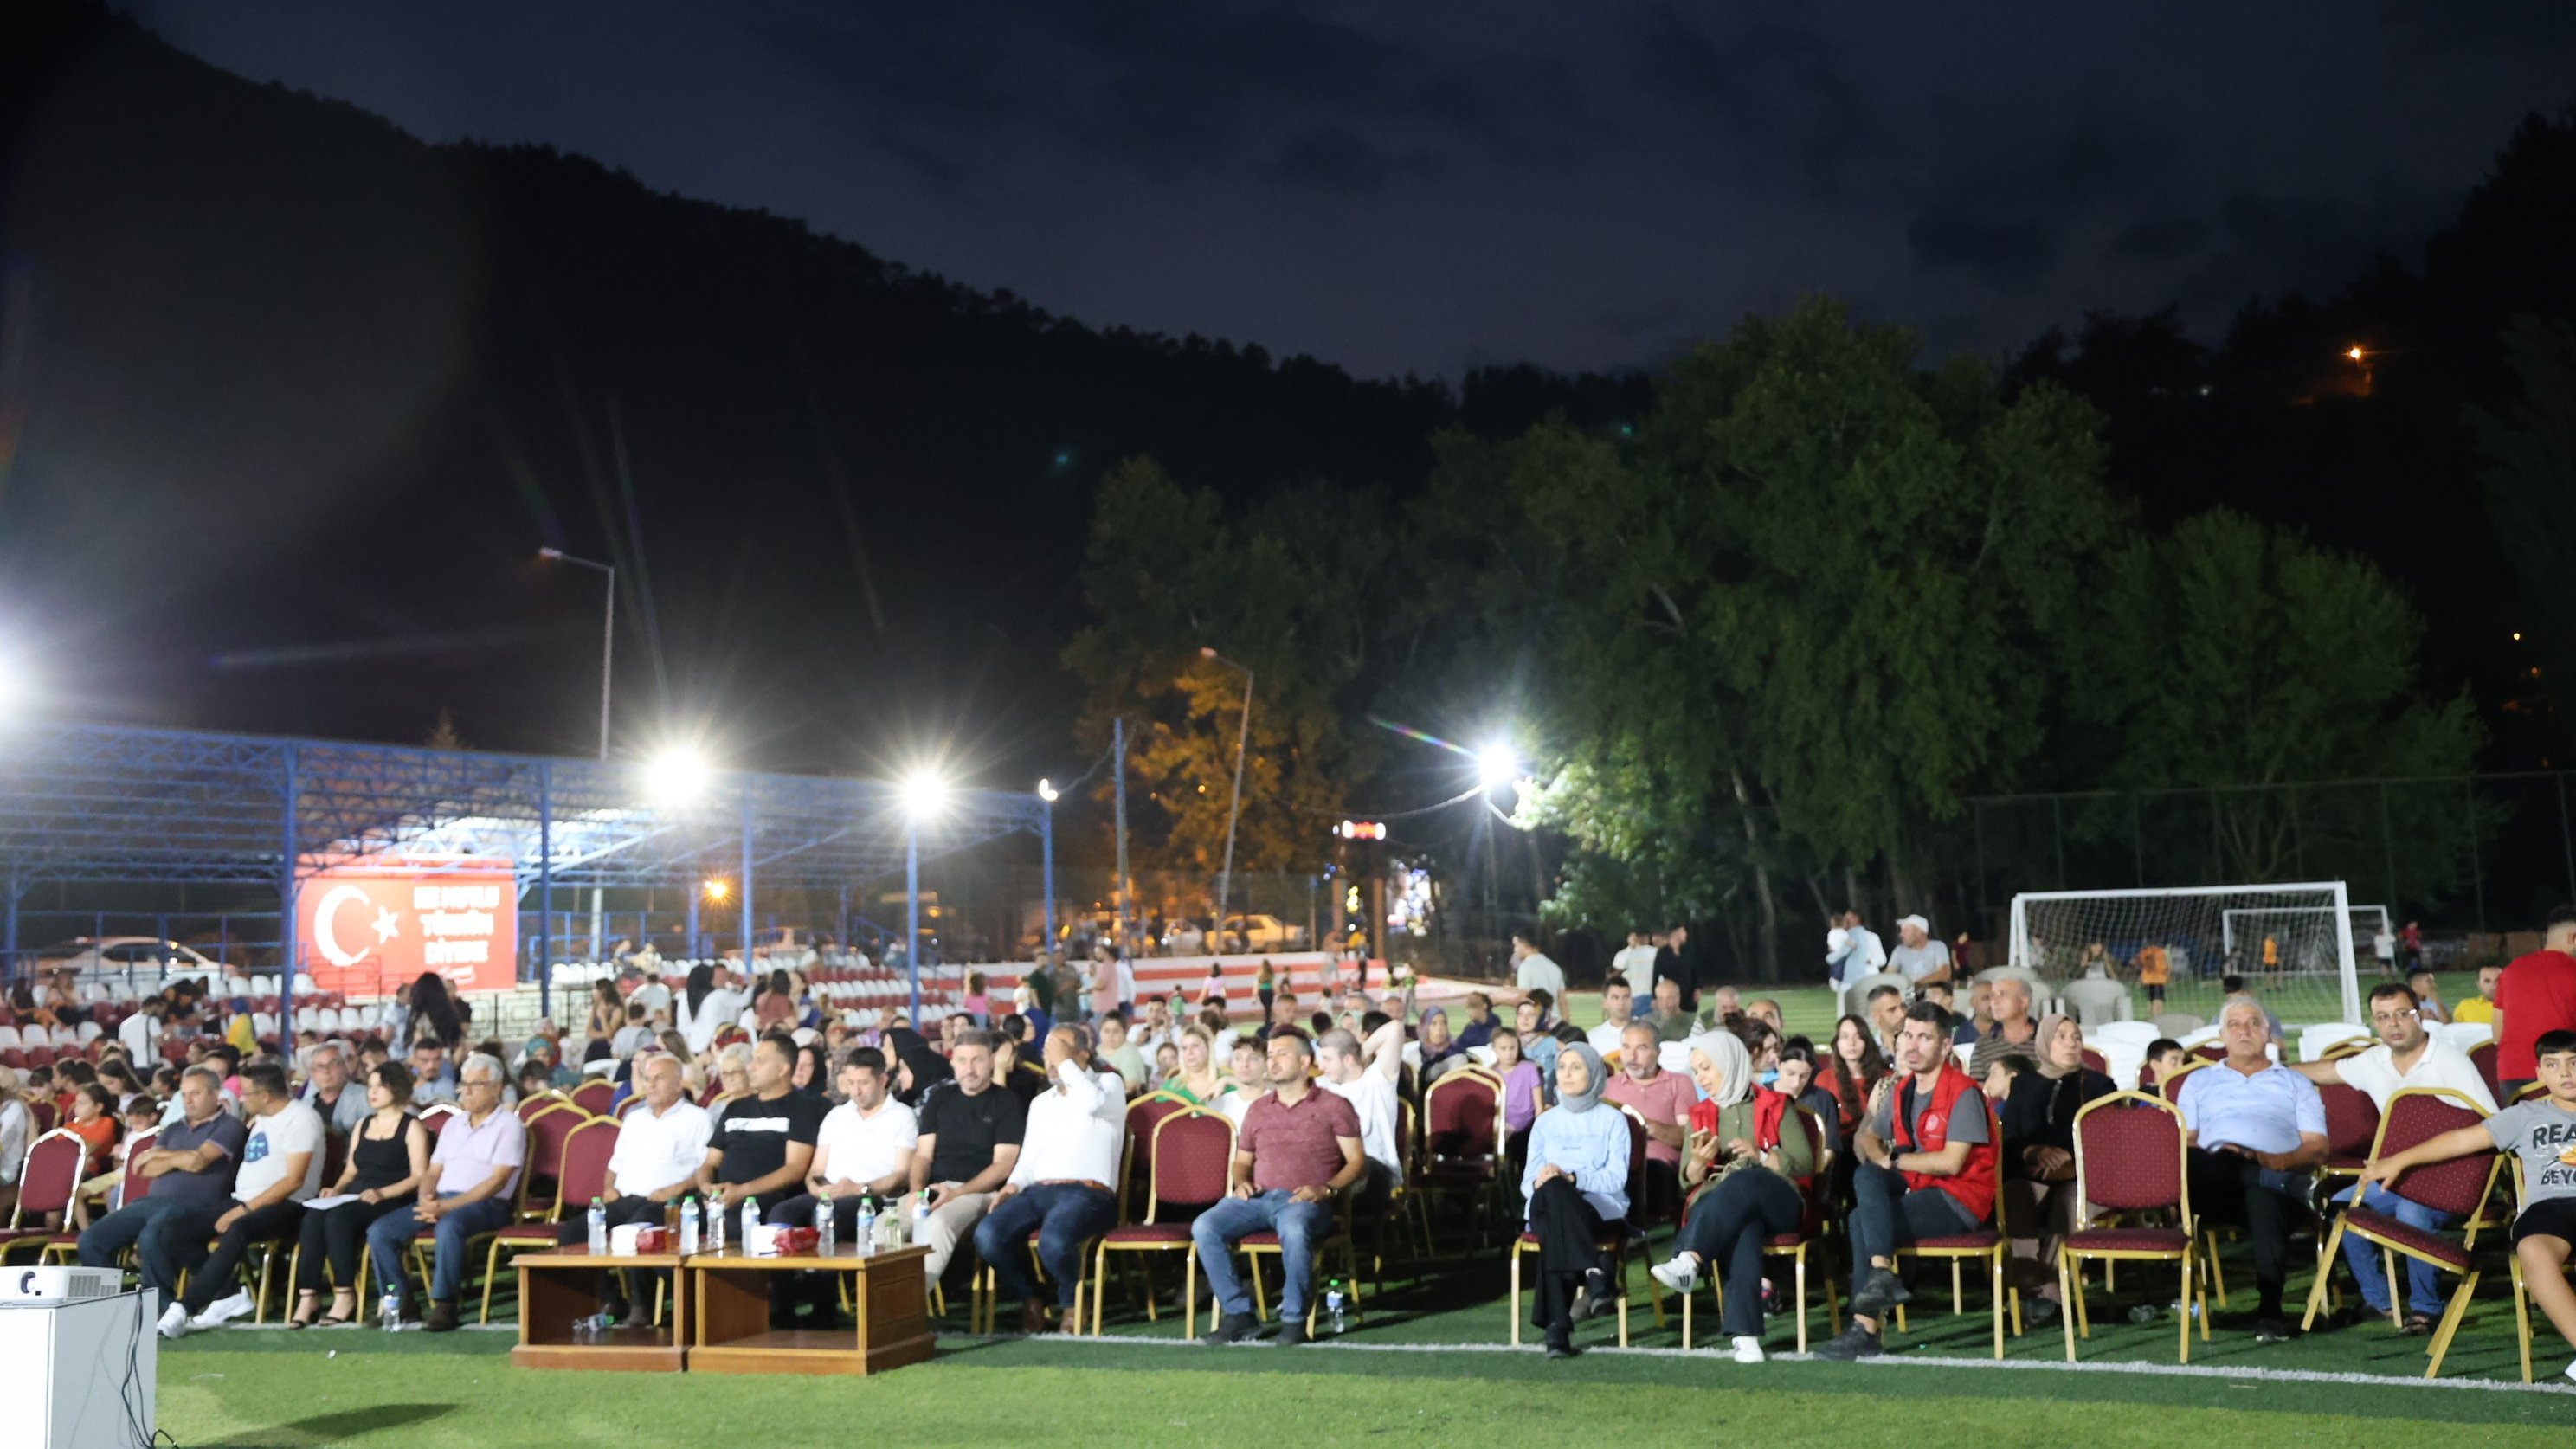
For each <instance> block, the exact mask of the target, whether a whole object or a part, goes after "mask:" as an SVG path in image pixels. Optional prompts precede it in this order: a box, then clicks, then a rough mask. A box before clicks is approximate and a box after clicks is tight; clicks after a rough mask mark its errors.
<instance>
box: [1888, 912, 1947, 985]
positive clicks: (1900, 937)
mask: <svg viewBox="0 0 2576 1449" xmlns="http://www.w3.org/2000/svg"><path fill="white" fill-rule="evenodd" d="M1887 969H1888V970H1890V971H1898V972H1902V973H1904V976H1905V979H1906V980H1908V981H1911V982H1913V983H1914V984H1915V985H1916V986H1921V985H1922V984H1923V983H1924V982H1926V981H1947V980H1949V979H1950V947H1949V945H1948V944H1947V943H1945V942H1941V941H1935V940H1933V939H1932V923H1931V922H1930V921H1927V920H1925V919H1924V918H1922V917H1921V916H1907V917H1905V918H1904V919H1902V920H1900V921H1898V922H1897V923H1896V949H1895V950H1893V951H1890V952H1888V953H1887Z"/></svg>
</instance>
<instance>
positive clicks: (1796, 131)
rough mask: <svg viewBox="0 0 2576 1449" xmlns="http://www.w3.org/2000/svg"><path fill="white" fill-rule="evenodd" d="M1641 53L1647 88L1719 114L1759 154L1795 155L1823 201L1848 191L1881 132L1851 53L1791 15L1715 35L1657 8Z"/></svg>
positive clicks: (1640, 65) (1756, 20)
mask: <svg viewBox="0 0 2576 1449" xmlns="http://www.w3.org/2000/svg"><path fill="white" fill-rule="evenodd" d="M1637 56H1638V62H1637V73H1638V76H1639V78H1640V79H1641V80H1642V81H1643V82H1644V83H1645V84H1646V85H1647V87H1649V88H1650V89H1652V90H1654V91H1656V92H1658V93H1660V94H1662V95H1664V96H1667V97H1671V98H1673V99H1677V100H1680V101H1683V102H1685V103H1687V104H1689V105H1691V106H1693V107H1696V108H1698V109H1700V110H1702V111H1704V112H1706V113H1707V114H1709V115H1711V116H1714V117H1716V118H1717V119H1718V120H1719V121H1721V122H1723V123H1724V124H1725V125H1726V126H1727V127H1728V129H1729V130H1730V131H1731V132H1732V133H1733V135H1734V138H1735V139H1736V140H1738V141H1740V142H1742V143H1745V144H1746V145H1748V146H1750V147H1752V148H1754V153H1755V154H1756V155H1760V154H1764V153H1776V154H1784V155H1794V156H1796V157H1797V158H1798V161H1799V166H1800V170H1801V174H1802V176H1803V179H1804V181H1805V183H1806V185H1807V186H1808V188H1809V189H1810V190H1812V191H1813V192H1814V193H1816V194H1818V195H1827V196H1830V195H1833V194H1835V193H1837V192H1838V191H1839V190H1840V188H1841V185H1842V182H1843V181H1844V179H1845V172H1846V171H1847V169H1848V168H1849V167H1850V166H1851V164H1852V162H1853V161H1854V159H1855V158H1856V157H1857V156H1858V155H1859V154H1860V153H1861V151H1862V150H1863V148H1864V147H1865V146H1866V145H1867V144H1868V142H1869V141H1870V139H1871V137H1872V135H1873V133H1874V131H1875V129H1876V124H1875V121H1874V119H1873V117H1872V115H1871V111H1870V107H1869V106H1868V105H1867V104H1866V103H1865V101H1864V99H1863V97H1864V92H1863V91H1862V89H1861V87H1860V86H1859V85H1857V84H1855V83H1854V82H1853V80H1852V79H1851V77H1850V75H1849V73H1848V72H1847V70H1846V68H1845V61H1844V52H1843V47H1842V46H1841V45H1840V44H1839V43H1838V42H1836V41H1834V40H1832V39H1830V38H1829V37H1827V36H1826V35H1825V34H1823V33H1822V32H1821V31H1818V30H1816V29H1814V28H1811V27H1810V26H1808V25H1807V24H1805V23H1804V22H1803V20H1802V19H1800V18H1798V17H1796V16H1794V15H1791V14H1789V13H1787V12H1785V11H1783V12H1780V13H1776V14H1765V15H1758V16H1755V17H1753V18H1751V19H1748V20H1745V21H1743V22H1741V23H1740V24H1737V25H1735V26H1733V27H1731V28H1729V29H1727V30H1725V31H1723V32H1720V33H1711V32H1709V31H1706V30H1702V29H1700V28H1699V27H1698V26H1696V25H1694V24H1692V23H1691V22H1690V21H1689V20H1687V19H1685V18H1683V17H1682V16H1681V14H1680V13H1678V12H1677V11H1675V10H1673V9H1672V8H1671V7H1670V6H1664V5H1658V6H1656V7H1655V8H1654V9H1652V10H1651V11H1649V12H1648V13H1647V17H1646V25H1645V32H1644V34H1643V35H1641V36H1640V37H1639V38H1638V42H1637Z"/></svg>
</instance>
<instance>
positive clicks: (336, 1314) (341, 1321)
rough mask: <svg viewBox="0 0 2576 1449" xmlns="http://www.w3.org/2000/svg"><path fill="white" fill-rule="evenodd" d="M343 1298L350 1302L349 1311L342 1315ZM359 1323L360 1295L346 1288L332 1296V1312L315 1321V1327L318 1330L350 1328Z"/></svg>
mask: <svg viewBox="0 0 2576 1449" xmlns="http://www.w3.org/2000/svg"><path fill="white" fill-rule="evenodd" d="M343 1298H346V1299H348V1300H349V1311H348V1312H346V1313H342V1312H341V1311H340V1300H341V1299H343ZM357 1321H358V1295H357V1294H355V1293H352V1292H350V1291H348V1290H347V1289H345V1288H344V1289H342V1290H340V1291H339V1292H337V1293H334V1294H332V1295H331V1311H330V1312H329V1313H327V1314H325V1315H323V1316H322V1317H321V1318H319V1319H316V1320H314V1324H313V1326H314V1327H316V1328H349V1327H353V1326H355V1325H356V1323H357Z"/></svg>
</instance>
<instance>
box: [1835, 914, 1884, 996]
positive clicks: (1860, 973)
mask: <svg viewBox="0 0 2576 1449" xmlns="http://www.w3.org/2000/svg"><path fill="white" fill-rule="evenodd" d="M1835 925H1836V926H1837V927H1839V928H1840V929H1841V931H1842V933H1843V943H1842V945H1840V946H1839V947H1837V946H1834V945H1833V944H1832V937H1831V935H1830V934H1828V936H1827V938H1826V951H1827V954H1826V956H1825V975H1826V979H1828V980H1830V981H1832V982H1833V984H1834V985H1835V986H1836V987H1837V988H1839V987H1844V986H1849V985H1850V984H1851V983H1853V982H1855V981H1858V980H1859V979H1860V978H1862V977H1864V976H1867V975H1869V974H1870V973H1871V972H1873V971H1877V970H1880V969H1881V968H1883V967H1885V966H1886V965H1887V948H1886V947H1885V946H1883V945H1881V944H1879V939H1878V933H1877V932H1876V931H1873V930H1871V929H1870V928H1869V927H1867V926H1864V925H1862V924H1861V923H1860V912H1858V911H1856V910H1853V909H1852V908H1851V907H1849V906H1845V907H1844V908H1843V913H1842V918H1841V919H1840V920H1838V921H1836V922H1835Z"/></svg>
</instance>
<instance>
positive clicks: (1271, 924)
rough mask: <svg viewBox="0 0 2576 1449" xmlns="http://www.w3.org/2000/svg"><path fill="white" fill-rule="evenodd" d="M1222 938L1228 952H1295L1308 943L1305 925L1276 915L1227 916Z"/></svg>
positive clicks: (1224, 947)
mask: <svg viewBox="0 0 2576 1449" xmlns="http://www.w3.org/2000/svg"><path fill="white" fill-rule="evenodd" d="M1219 939H1220V940H1221V941H1223V943H1224V945H1223V948H1222V949H1224V950H1228V951H1293V950H1295V949H1296V948H1298V947H1299V946H1302V945H1304V944H1305V943H1306V928H1305V927H1303V926H1292V925H1289V924H1288V923H1287V922H1286V921H1283V920H1281V919H1279V918H1278V917H1277V916H1263V915H1247V916H1228V917H1226V918H1225V932H1224V934H1223V935H1222V936H1221V937H1219Z"/></svg>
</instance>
